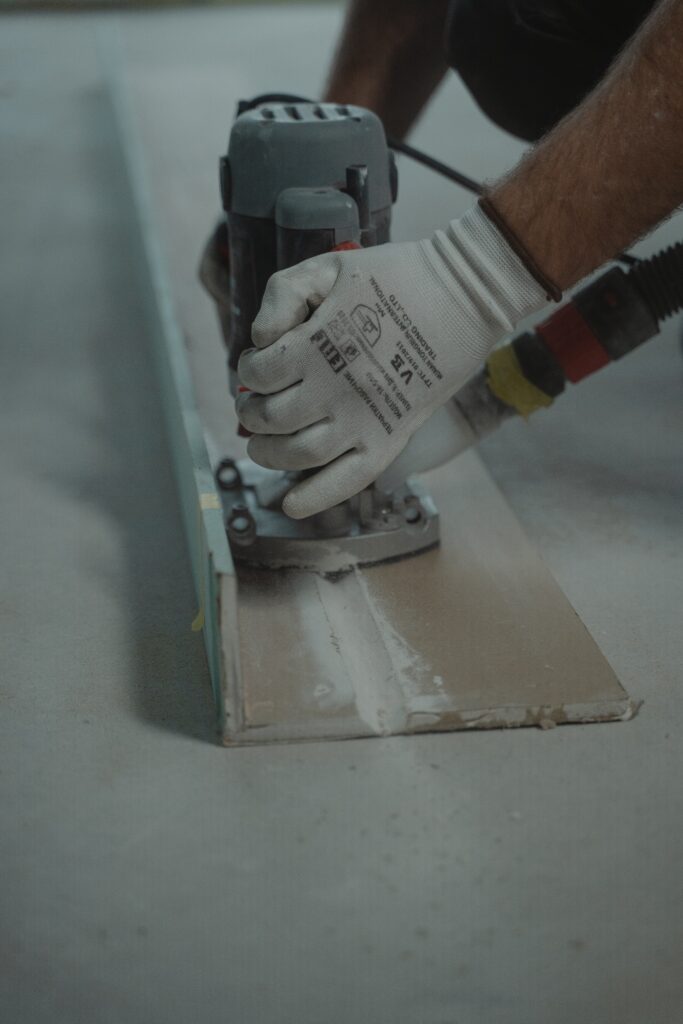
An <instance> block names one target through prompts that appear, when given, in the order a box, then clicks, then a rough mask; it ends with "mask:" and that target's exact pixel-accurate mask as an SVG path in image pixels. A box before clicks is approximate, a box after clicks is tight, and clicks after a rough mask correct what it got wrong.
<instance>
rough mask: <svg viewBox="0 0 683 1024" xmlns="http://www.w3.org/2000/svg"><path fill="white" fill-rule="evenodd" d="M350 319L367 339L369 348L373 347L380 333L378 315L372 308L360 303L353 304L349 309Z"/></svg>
mask: <svg viewBox="0 0 683 1024" xmlns="http://www.w3.org/2000/svg"><path fill="white" fill-rule="evenodd" d="M351 319H352V320H353V322H354V324H355V326H356V327H357V328H358V330H359V331H360V332H361V334H362V335H363V337H364V338H365V340H366V341H367V343H368V345H370V347H371V348H374V346H375V345H376V344H377V342H378V341H379V339H380V337H381V335H382V328H381V326H380V322H379V317H378V316H377V313H376V312H375V311H374V309H371V308H370V306H364V305H362V304H361V305H358V306H355V307H354V309H352V311H351Z"/></svg>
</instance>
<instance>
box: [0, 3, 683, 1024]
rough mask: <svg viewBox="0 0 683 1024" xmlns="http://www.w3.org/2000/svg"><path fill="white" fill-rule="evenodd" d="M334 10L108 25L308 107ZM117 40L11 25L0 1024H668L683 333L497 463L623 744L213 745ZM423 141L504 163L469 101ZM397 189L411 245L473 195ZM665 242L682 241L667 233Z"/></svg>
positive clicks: (464, 160)
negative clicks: (138, 252)
mask: <svg viewBox="0 0 683 1024" xmlns="http://www.w3.org/2000/svg"><path fill="white" fill-rule="evenodd" d="M337 19H338V12H337V11H335V10H334V9H333V8H332V9H331V8H328V7H320V8H316V7H313V8H310V9H307V8H297V9H292V10H283V9H282V8H281V7H280V8H279V9H278V10H277V11H275V10H272V11H267V10H266V11H263V10H259V11H257V12H250V11H248V10H239V9H234V10H225V11H208V10H197V11H192V12H189V11H188V12H174V13H172V14H165V15H158V14H157V15H153V14H146V15H140V16H135V17H134V18H131V19H125V20H124V34H125V36H126V40H127V46H128V48H129V53H130V58H131V60H132V61H134V60H135V59H136V52H137V53H138V55H142V54H143V53H147V54H149V53H152V54H154V59H155V60H156V61H157V62H158V63H159V64H160V65H164V64H165V65H167V66H173V65H175V64H177V66H178V68H179V73H180V72H183V73H192V68H196V67H197V65H198V64H201V63H202V61H204V60H210V61H213V62H216V61H222V60H224V61H225V64H226V68H227V69H229V75H230V76H234V75H235V74H237V77H238V78H239V79H240V84H242V83H243V82H247V83H251V84H252V85H253V88H252V91H256V89H258V88H259V87H260V85H261V83H262V85H263V87H265V88H269V87H271V86H275V85H281V86H282V87H283V88H288V89H289V88H291V89H293V90H295V89H314V88H315V87H316V84H317V81H318V79H319V75H320V71H321V69H322V67H323V64H324V61H325V59H326V56H327V54H328V53H329V50H330V48H331V45H332V41H333V33H334V28H335V25H336V22H337ZM103 23H104V24H108V22H106V21H104V22H103V16H92V17H80V18H71V17H67V16H63V17H55V18H49V17H42V16H40V17H38V16H35V17H31V18H20V17H16V18H15V17H12V18H10V17H5V18H3V20H2V28H3V32H2V37H1V41H0V47H1V56H2V60H0V68H1V69H2V70H1V79H0V105H1V106H0V119H1V121H0V126H1V131H2V148H3V157H4V160H3V169H2V175H3V182H2V192H1V195H2V202H3V211H2V212H3V216H2V225H3V232H2V240H3V247H2V273H1V274H0V296H1V308H2V328H3V331H2V338H3V345H2V351H3V360H2V372H1V373H0V421H1V426H2V432H3V437H4V439H5V443H4V445H3V446H2V448H1V449H0V479H1V480H2V488H1V493H2V516H1V517H0V538H1V541H0V550H1V551H2V575H1V577H0V623H1V625H0V629H1V630H2V644H1V646H0V696H1V699H2V714H1V715H0V790H1V806H2V815H3V826H2V829H1V830H0V863H1V865H2V875H1V877H2V886H1V891H0V1020H2V1021H3V1024H4V1021H8V1022H10V1024H15V1022H21V1024H24V1022H26V1024H42V1022H45V1024H47V1022H50V1024H76V1022H81V1021H82V1022H86V1021H87V1022H88V1024H90V1022H92V1021H97V1022H98V1024H123V1022H125V1024H138V1022H139V1024H143V1022H144V1024H157V1022H158V1024H186V1022H187V1021H189V1020H197V1021H201V1022H203V1024H214V1022H215V1024H218V1022H219V1021H220V1022H223V1021H225V1020H230V1021H233V1020H234V1021H236V1022H237V1021H239V1022H240V1024H283V1022H287V1024H289V1022H296V1024H323V1022H325V1024H355V1022H357V1021H368V1022H370V1021H371V1022H372V1024H549V1022H551V1024H576V1021H578V1020H590V1021H592V1022H593V1021H594V1022H596V1024H607V1022H611V1021H615V1022H616V1021H618V1022H619V1024H643V1022H644V1021H647V1022H648V1024H671V1022H672V1021H673V1020H675V1019H677V1018H678V1016H679V1015H680V1007H681V1005H682V1003H683V980H682V978H681V971H680V964H681V958H682V956H683V913H682V911H683V883H682V882H681V877H680V864H681V861H682V860H683V799H682V794H681V785H680V779H681V777H682V774H683V744H682V743H681V738H682V736H683V701H682V700H681V694H680V683H681V676H682V674H683V673H682V670H681V664H683V643H682V640H681V630H680V621H679V620H680V604H681V597H682V596H683V584H682V580H683V564H682V562H683V554H682V551H683V545H682V544H681V539H682V532H683V528H682V521H683V472H682V470H683V455H682V449H681V438H682V437H683V402H682V401H681V397H682V395H683V360H681V356H680V351H679V349H678V346H677V341H676V337H675V331H674V330H673V329H670V330H669V331H667V332H666V333H665V335H664V336H663V337H662V338H660V339H659V340H657V341H654V342H652V343H651V344H650V345H649V346H647V347H646V348H644V349H643V350H642V351H641V352H639V353H637V354H635V355H633V356H631V357H629V359H627V360H625V361H624V362H623V363H622V364H621V365H619V366H617V367H613V368H611V369H609V370H608V371H606V372H605V373H603V374H600V375H598V376H596V377H595V378H593V379H592V380H590V381H589V382H586V383H585V384H583V385H582V386H581V387H580V388H577V389H576V390H573V391H572V392H571V393H570V394H569V395H568V396H566V397H565V398H563V400H562V403H561V404H560V405H558V407H557V408H556V409H554V410H553V411H552V412H551V413H549V414H547V415H542V417H541V418H540V419H536V420H534V421H532V422H531V423H530V424H529V425H524V424H522V423H519V424H513V425H508V426H507V427H506V428H505V430H504V431H502V432H501V433H500V434H499V435H497V436H496V437H495V438H492V439H490V440H489V441H488V442H486V444H485V445H484V446H483V453H484V456H485V458H486V460H487V462H488V464H489V466H490V468H491V470H492V472H493V474H494V476H495V477H496V479H497V480H498V481H499V483H500V484H501V486H502V487H503V488H504V490H505V493H506V494H507V496H508V499H509V500H510V502H511V504H512V506H513V507H514V509H515V511H516V512H517V514H518V515H519V517H520V519H521V520H522V522H523V523H524V525H525V526H526V528H527V531H528V532H529V534H530V536H531V537H532V539H533V540H534V542H535V544H536V545H537V546H538V548H539V550H540V551H541V552H542V554H543V556H544V558H545V559H546V560H547V562H548V564H549V565H550V567H551V569H552V571H553V573H554V574H555V576H556V578H557V579H558V581H559V583H560V585H561V586H562V587H563V589H564V590H565V592H566V593H567V594H568V596H569V597H570V599H571V601H572V602H573V604H574V606H575V608H576V609H577V611H578V612H579V614H580V615H581V616H582V618H583V619H584V621H585V622H586V624H587V625H588V627H589V629H590V630H591V632H592V633H593V635H594V636H595V637H596V638H597V639H598V641H599V643H600V644H601V646H602V648H603V650H604V651H605V653H606V655H607V656H608V658H609V659H610V661H611V662H612V664H613V665H614V667H615V669H616V671H617V673H618V674H619V676H620V678H621V679H622V681H623V683H624V684H625V686H626V687H627V689H628V690H629V691H630V692H631V693H632V694H633V695H634V696H638V697H642V698H644V699H645V705H644V707H643V710H642V711H641V713H640V715H639V716H638V718H637V719H636V720H635V721H633V722H631V723H628V724H620V725H613V726H588V727H575V728H564V729H556V730H553V731H549V732H539V731H534V730H520V731H515V732H508V733H504V732H498V733H489V734H477V735H475V734H453V735H444V736H425V737H419V738H409V739H407V738H397V739H391V740H370V741H357V742H348V743H337V744H312V745H307V746H300V747H296V746H292V747H280V748H273V749H265V748H262V749H253V750H249V749H244V750H232V751H228V750H223V749H221V748H220V747H218V746H215V745H214V744H213V743H212V739H213V722H212V705H211V699H210V694H209V684H208V676H207V672H206V668H205V664H204V656H203V650H202V647H201V641H200V639H199V637H198V636H197V635H196V634H193V633H191V631H190V628H189V625H190V622H191V620H192V618H193V615H194V612H195V610H196V609H195V607H194V599H193V596H192V590H191V584H190V578H189V570H188V564H187V561H186V557H185V554H184V549H183V539H182V534H181V530H180V523H179V520H178V517H177V515H176V512H175V503H174V494H173V487H172V481H171V477H170V472H169V468H168V463H167V453H166V447H165V442H164V438H163V433H162V428H161V422H160V413H159V408H158V404H157V402H156V399H155V395H154V391H153V377H152V374H151V369H150V365H149V361H148V357H147V352H146V347H145V323H144V318H143V312H142V296H141V295H140V292H139V284H138V278H137V275H136V272H135V267H134V266H131V265H130V261H129V259H128V256H129V253H130V251H131V222H130V211H129V210H128V208H127V205H126V201H125V189H124V187H123V179H122V167H121V162H120V157H119V154H118V151H117V147H116V144H115V138H114V133H113V125H112V122H111V115H110V111H109V107H108V104H107V101H106V96H105V91H104V87H103V79H102V68H101V66H100V63H99V61H98V57H97V52H96V48H95V43H94V35H93V33H94V30H95V29H96V28H97V26H98V25H101V24H103ZM266 30H267V31H266ZM136 47H137V51H136ZM299 47H301V50H299V49H298V48H299ZM298 53H301V54H302V58H301V59H295V57H296V56H297V54H298ZM304 56H305V58H306V59H303V58H304ZM226 74H227V72H226ZM240 76H241V78H240ZM231 81H232V78H231ZM212 102H214V103H215V100H213V101H212ZM231 102H232V95H231ZM448 123H451V124H452V125H453V130H452V132H451V133H447V136H446V137H444V133H443V131H442V127H443V124H448ZM463 140H466V142H467V144H466V145H464V144H463ZM416 141H417V142H419V143H422V144H423V145H425V147H426V148H429V149H430V150H431V151H434V152H438V153H440V154H442V155H443V156H444V157H445V158H450V159H453V160H454V161H457V162H458V163H459V164H460V165H461V166H462V167H463V169H464V170H466V171H469V172H470V173H472V174H484V173H489V174H495V173H496V172H497V171H498V170H500V169H501V168H502V167H504V166H506V165H507V164H508V163H509V162H510V161H511V159H512V158H513V157H514V154H515V153H516V152H518V150H519V147H518V146H517V145H516V144H515V143H512V142H511V140H509V139H507V138H506V137H504V136H502V135H501V134H500V133H498V132H496V130H495V129H493V128H492V127H491V126H489V125H486V124H485V123H484V122H483V121H482V120H481V119H479V118H478V117H477V116H476V113H475V111H474V108H473V106H472V104H471V102H470V101H469V100H468V98H467V97H466V96H465V95H464V93H463V92H462V90H461V89H460V88H459V87H458V85H457V83H455V82H451V83H450V84H449V85H448V87H447V88H446V89H445V90H444V91H443V92H442V93H441V94H440V96H439V97H438V98H437V100H436V102H435V104H434V105H433V107H432V108H431V110H430V113H429V115H428V116H427V118H426V119H425V121H424V122H423V124H422V125H421V127H420V129H419V131H418V133H417V135H416ZM185 158H187V154H185ZM201 173H204V171H203V170H202V172H201ZM425 173H426V172H425ZM404 181H405V184H404V187H403V194H402V207H401V213H400V218H399V221H398V234H399V235H400V236H408V235H410V234H411V233H417V232H421V231H424V230H427V229H428V228H429V227H431V226H433V224H431V223H425V222H428V221H430V220H431V218H432V217H433V215H434V213H435V211H437V207H439V208H440V210H441V213H440V216H442V217H445V216H449V215H452V214H453V213H457V212H458V210H459V209H461V208H464V205H465V204H466V202H467V200H466V199H465V198H464V197H463V196H462V195H461V194H460V193H457V192H453V191H451V190H450V188H449V187H448V186H447V185H446V184H445V183H444V185H443V186H442V185H441V184H440V183H433V182H432V179H431V178H429V177H418V176H417V175H414V174H412V173H411V172H407V171H406V174H405V176H404ZM427 196H428V200H427V198H426V197H427ZM197 230H198V232H199V233H201V232H200V229H197ZM201 230H202V231H203V228H202V229H201ZM667 232H668V235H669V236H670V237H683V225H682V224H681V221H680V218H679V219H678V220H677V222H675V223H672V224H671V225H669V226H668V228H667V229H666V231H665V232H664V234H667ZM661 237H662V236H661V234H660V236H659V238H658V239H656V240H651V241H649V242H648V243H647V244H646V248H647V247H649V248H653V247H655V246H656V245H658V244H659V242H660V241H661ZM192 262H194V255H193V256H192Z"/></svg>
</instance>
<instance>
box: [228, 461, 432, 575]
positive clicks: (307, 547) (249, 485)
mask: <svg viewBox="0 0 683 1024" xmlns="http://www.w3.org/2000/svg"><path fill="white" fill-rule="evenodd" d="M295 479H296V474H291V473H281V472H275V471H273V470H269V469H262V468H261V467H260V466H257V465H256V464H255V463H253V462H251V460H250V459H240V460H239V461H238V462H236V461H235V460H234V459H223V460H222V461H221V462H220V464H219V465H218V467H217V469H216V483H217V485H218V490H219V493H220V495H221V499H222V503H223V513H224V517H225V525H226V530H227V534H228V540H229V541H230V546H231V549H232V555H233V558H234V559H235V560H236V561H240V562H248V563H250V564H252V565H255V566H261V567H264V568H269V569H287V568H290V569H303V570H307V571H309V572H320V573H337V572H346V571H348V570H350V569H352V568H353V567H354V566H361V565H372V564H374V563H378V562H387V561H391V560H393V559H397V558H406V557H409V556H410V555H416V554H419V553H420V552H422V551H426V550H427V549H428V548H433V547H435V545H436V544H438V543H439V513H438V512H437V510H436V507H435V505H434V502H433V501H432V499H431V497H430V496H429V494H427V492H426V491H424V490H423V489H422V488H420V487H419V485H417V484H416V483H415V482H413V481H411V482H406V483H405V484H404V485H403V486H402V487H400V488H398V489H397V490H395V491H393V492H392V493H391V494H385V493H383V492H382V491H380V490H378V489H377V488H376V487H368V488H366V490H364V491H362V492H361V493H360V494H358V495H356V496H355V497H353V498H350V499H349V500H348V501H345V502H343V503H342V504H341V505H336V506H335V507H334V508H331V509H329V510H328V511H327V512H321V513H319V514H318V515H315V516H310V517H309V518H308V519H290V518H289V516H286V515H285V514H284V512H283V511H282V507H281V506H282V499H283V497H284V495H285V494H286V493H287V491H288V490H289V489H290V487H292V485H293V483H294V481H295Z"/></svg>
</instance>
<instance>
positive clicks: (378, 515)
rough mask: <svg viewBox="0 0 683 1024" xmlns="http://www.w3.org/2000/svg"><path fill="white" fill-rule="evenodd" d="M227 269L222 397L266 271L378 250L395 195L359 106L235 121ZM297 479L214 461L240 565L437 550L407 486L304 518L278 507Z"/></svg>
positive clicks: (272, 107)
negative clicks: (333, 254) (339, 251)
mask: <svg viewBox="0 0 683 1024" xmlns="http://www.w3.org/2000/svg"><path fill="white" fill-rule="evenodd" d="M220 183H221V196H222V201H223V208H224V210H225V213H226V217H227V228H228V231H227V234H228V245H229V259H230V302H231V310H230V329H229V336H228V337H227V338H226V344H227V347H228V365H229V375H230V388H231V391H232V392H233V394H234V393H235V392H236V391H237V389H238V386H239V382H238V379H237V373H236V370H237V364H238V361H239V358H240V355H241V354H242V352H243V351H244V350H245V349H247V348H249V347H251V344H252V341H251V328H252V324H253V322H254V319H255V318H256V315H257V313H258V311H259V308H260V306H261V301H262V299H263V294H264V292H265V289H266V285H267V283H268V279H269V278H270V277H271V275H272V274H273V273H275V271H277V270H283V269H285V268H287V267H290V266H294V265H296V264H298V263H300V262H301V261H302V260H305V259H309V258H310V257H313V256H318V255H320V254H322V253H325V252H330V251H331V250H334V249H335V248H337V247H340V246H341V247H342V248H347V247H348V248H354V247H362V248H367V247H369V246H373V245H377V244H381V243H383V242H388V241H389V237H390V227H391V208H392V204H393V203H394V202H395V201H396V198H397V192H398V176H397V171H396V166H395V163H394V155H393V153H392V152H391V150H390V149H389V147H388V145H387V141H386V137H385V134H384V127H383V125H382V122H381V121H380V119H379V118H378V117H377V116H376V115H375V114H373V113H372V112H371V111H369V110H364V109H363V108H361V107H355V106H347V105H337V104H329V103H304V102H297V103H282V102H265V103H262V104H260V105H258V106H255V107H249V108H248V109H244V110H242V112H238V116H237V118H236V119H235V121H234V123H233V126H232V130H231V133H230V141H229V145H228V153H227V155H226V156H224V157H222V159H221V161H220ZM297 476H299V477H300V476H301V474H287V473H276V472H274V471H271V470H265V469H261V468H260V467H258V466H256V465H255V464H254V463H253V462H251V461H250V460H248V459H245V460H240V461H235V460H234V459H232V458H226V459H223V460H222V462H221V463H220V465H219V466H218V468H217V472H216V481H217V485H218V488H219V490H220V492H221V496H222V501H223V507H224V511H225V521H226V527H227V532H228V537H229V539H230V542H231V547H232V550H233V555H234V556H235V557H236V558H237V559H238V560H240V561H248V562H251V563H253V564H256V565H263V566H267V567H270V568H287V567H296V568H301V569H311V570H314V571H323V572H325V571H328V572H337V571H340V570H346V569H349V568H351V567H352V566H354V565H359V564H369V563H372V562H378V561H385V560H387V559H391V558H400V557H405V556H406V555H411V554H415V553H417V552H418V551H422V550H425V549H427V548H430V547H433V546H434V545H435V544H436V543H438V536H439V532H438V514H437V511H436V509H435V508H434V505H433V503H432V501H431V499H430V498H429V496H428V495H427V494H425V493H424V492H422V491H421V490H420V489H419V488H418V487H417V486H416V485H415V484H412V483H404V484H401V485H400V486H399V487H398V488H397V489H395V490H394V491H393V492H392V493H390V494H387V493H385V492H383V491H380V490H379V489H378V488H377V487H374V486H373V487H369V488H366V490H364V491H363V492H362V493H361V494H359V495H356V496H354V497H353V498H351V499H349V500H348V501H346V502H343V503H342V504H341V505H338V506H336V507H335V508H332V509H329V510H328V511H327V512H322V513H320V514H318V515H315V516H311V517H310V518H308V519H305V520H292V519H289V518H288V517H287V516H286V515H285V514H284V513H283V512H282V509H281V504H282V497H283V495H284V494H285V493H286V491H287V490H288V489H289V488H290V487H291V486H292V484H293V483H294V481H295V479H296V477H297Z"/></svg>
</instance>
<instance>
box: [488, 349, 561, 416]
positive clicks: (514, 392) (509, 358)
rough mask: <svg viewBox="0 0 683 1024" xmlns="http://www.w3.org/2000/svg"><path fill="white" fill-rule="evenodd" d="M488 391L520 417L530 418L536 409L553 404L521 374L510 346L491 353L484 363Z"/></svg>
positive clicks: (547, 396)
mask: <svg viewBox="0 0 683 1024" xmlns="http://www.w3.org/2000/svg"><path fill="white" fill-rule="evenodd" d="M486 368H487V370H488V385H489V390H490V391H492V392H493V394H494V395H495V396H496V398H500V400H501V402H505V404H506V405H509V406H511V407H512V408H513V409H516V410H517V412H518V413H519V414H520V416H524V417H525V418H526V417H527V416H531V414H532V412H536V410H537V409H544V408H546V409H547V407H548V406H549V405H552V404H553V400H552V398H551V397H550V395H546V393H545V391H541V389H540V388H537V387H536V385H535V384H532V383H531V381H530V380H527V378H526V377H525V376H524V374H523V373H522V367H521V366H520V365H519V361H518V359H517V356H516V355H515V350H514V349H513V347H512V345H506V346H505V348H499V349H497V350H496V351H495V352H492V353H491V355H490V356H489V358H488V360H487V362H486Z"/></svg>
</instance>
